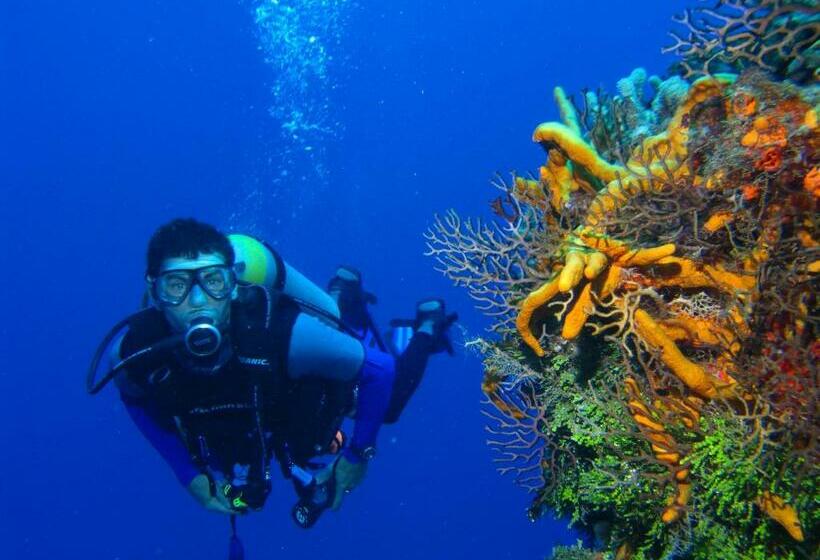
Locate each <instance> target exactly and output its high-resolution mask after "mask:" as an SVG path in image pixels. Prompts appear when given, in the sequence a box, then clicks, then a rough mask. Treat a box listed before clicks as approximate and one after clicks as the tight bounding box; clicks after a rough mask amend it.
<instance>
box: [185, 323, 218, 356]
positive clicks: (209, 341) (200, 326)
mask: <svg viewBox="0 0 820 560" xmlns="http://www.w3.org/2000/svg"><path fill="white" fill-rule="evenodd" d="M220 344H222V333H220V332H219V329H218V328H216V327H215V326H214V322H213V321H212V320H211V319H210V318H209V317H197V318H195V319H194V320H193V321H191V326H190V327H188V330H187V331H186V333H185V348H187V349H188V352H190V353H191V354H193V355H194V356H199V357H201V358H204V357H206V356H210V355H211V354H213V353H214V352H216V351H217V350H219V345H220Z"/></svg>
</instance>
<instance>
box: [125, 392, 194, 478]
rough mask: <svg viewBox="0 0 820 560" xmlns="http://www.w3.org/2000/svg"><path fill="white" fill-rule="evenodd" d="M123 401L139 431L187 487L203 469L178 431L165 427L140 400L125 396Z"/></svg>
mask: <svg viewBox="0 0 820 560" xmlns="http://www.w3.org/2000/svg"><path fill="white" fill-rule="evenodd" d="M123 402H124V403H125V409H126V410H127V411H128V415H129V416H130V417H131V420H133V422H134V424H136V426H137V428H138V429H139V431H140V432H141V433H142V435H143V436H145V439H147V440H148V442H149V443H150V444H151V446H152V447H153V448H154V449H156V451H157V453H159V454H160V457H162V458H163V459H164V460H165V462H166V463H168V466H169V467H171V470H172V471H173V472H174V475H175V476H176V477H177V480H178V481H179V483H180V484H182V485H183V486H185V487H186V488H187V487H188V486H189V485H190V484H191V481H192V480H193V479H194V477H196V476H197V475H199V474H202V470H201V469H200V468H199V467H197V466H196V465H195V464H194V462H193V460H191V454H190V453H188V449H187V448H186V447H185V445H184V444H183V443H182V440H181V439H180V438H179V436H178V435H177V433H176V432H175V431H173V430H168V429H165V428H163V427H162V425H161V424H160V423H159V422H157V421H156V420H155V419H154V417H153V416H152V415H151V414H150V413H149V412H148V410H147V409H146V408H145V407H144V406H140V405H139V404H137V403H138V401H133V400H132V401H129V399H127V397H125V396H123Z"/></svg>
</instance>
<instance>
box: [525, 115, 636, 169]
mask: <svg viewBox="0 0 820 560" xmlns="http://www.w3.org/2000/svg"><path fill="white" fill-rule="evenodd" d="M532 139H533V141H534V142H539V143H540V144H542V145H546V146H547V147H551V146H552V145H555V146H557V147H558V149H559V150H561V152H563V153H564V154H566V156H567V158H568V159H569V160H570V161H572V162H573V163H577V164H579V165H582V166H584V167H585V168H586V169H587V170H588V171H589V172H590V173H591V174H592V175H593V176H595V177H597V178H598V179H600V180H602V181H604V182H605V183H608V182H609V181H612V180H613V179H615V178H617V176H618V175H619V174H620V175H624V176H625V175H626V174H627V171H626V169H624V168H623V167H621V166H619V165H612V164H611V163H609V162H607V161H606V160H605V159H603V158H602V157H601V156H599V155H598V153H597V152H596V151H595V148H593V147H592V146H590V145H589V144H587V143H586V142H585V141H584V140H583V139H582V138H581V137H580V136H579V135H578V134H576V133H575V131H573V130H572V128H570V127H568V126H566V125H563V124H561V123H556V122H548V123H543V124H540V125H538V128H536V129H535V132H534V133H533V135H532Z"/></svg>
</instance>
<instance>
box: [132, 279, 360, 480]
mask: <svg viewBox="0 0 820 560" xmlns="http://www.w3.org/2000/svg"><path fill="white" fill-rule="evenodd" d="M303 311H305V309H303V308H302V307H301V306H300V305H299V304H298V303H297V302H296V301H295V300H294V299H292V298H290V297H288V296H286V295H284V294H282V293H280V292H271V291H268V290H267V289H265V288H262V287H260V286H254V285H252V286H242V287H240V289H239V296H238V298H237V299H236V300H235V301H234V302H232V308H231V324H230V328H229V329H228V332H226V333H225V335H226V340H225V341H224V342H223V349H222V352H221V353H220V354H218V355H217V356H216V357H212V358H208V359H202V360H200V359H196V358H192V357H191V356H189V355H187V354H186V353H185V352H184V350H182V349H180V348H177V349H172V350H168V351H167V352H163V353H161V354H160V355H157V356H154V357H152V358H150V359H148V360H144V361H141V362H140V364H139V369H138V370H136V371H133V370H132V368H129V369H128V372H127V374H126V375H127V376H128V381H129V382H130V383H131V384H133V385H135V386H136V387H137V389H138V394H140V395H141V396H140V397H138V398H139V399H140V401H142V403H141V404H143V405H144V406H146V408H149V410H151V411H152V414H153V416H154V417H156V418H157V420H159V421H163V420H164V421H165V422H174V423H175V424H176V426H177V428H178V429H179V431H180V433H181V435H182V437H183V440H184V441H185V442H186V444H187V446H188V449H189V451H190V452H191V454H192V457H193V458H194V459H195V461H197V462H198V463H200V465H201V466H202V468H203V469H204V468H205V467H206V466H210V467H214V466H216V467H217V468H219V469H220V470H222V472H223V473H226V474H230V472H231V470H230V469H232V468H233V465H235V464H239V465H247V466H249V468H250V470H249V473H248V479H249V480H252V479H253V480H256V481H257V483H258V482H259V481H260V480H265V481H267V480H268V479H269V473H268V471H267V468H268V465H269V464H270V461H271V458H272V457H273V456H276V457H277V458H278V459H279V461H280V463H284V462H285V461H287V462H288V463H291V462H292V463H295V464H299V465H304V464H306V463H307V461H308V460H309V459H310V458H311V457H313V456H316V455H319V454H322V453H323V452H325V451H326V448H327V446H329V444H330V443H331V441H333V438H334V436H335V434H336V430H337V429H338V428H339V426H340V425H341V422H342V419H343V417H344V414H345V413H346V412H347V410H348V409H349V407H350V405H351V400H352V393H353V390H352V387H351V385H350V384H348V383H342V382H339V381H332V380H327V379H320V378H302V379H299V380H298V381H292V380H290V378H289V377H288V375H287V361H288V348H289V345H290V337H291V332H292V329H293V325H294V323H295V321H296V318H297V316H298V315H299V313H300V312H303ZM307 311H308V312H310V311H313V310H311V309H308V310H307ZM170 334H171V333H170V327H169V326H168V324H167V322H166V321H165V318H164V316H163V314H162V312H161V311H159V310H147V311H146V312H144V313H143V314H140V315H139V316H138V317H137V318H136V319H135V321H134V322H133V323H132V324H130V325H129V330H128V333H127V334H126V336H125V338H124V339H123V341H122V344H121V346H120V349H121V355H123V356H128V355H130V354H131V353H133V352H137V351H139V350H140V349H141V348H145V347H148V346H150V345H152V344H154V343H156V342H157V341H158V340H161V339H163V338H164V337H168V336H170ZM215 459H216V460H217V464H216V465H214V460H215ZM283 471H284V464H283Z"/></svg>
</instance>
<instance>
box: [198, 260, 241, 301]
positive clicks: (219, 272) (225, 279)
mask: <svg viewBox="0 0 820 560" xmlns="http://www.w3.org/2000/svg"><path fill="white" fill-rule="evenodd" d="M197 281H198V282H199V285H200V286H202V289H203V290H205V292H207V294H208V295H209V296H211V297H212V298H214V299H224V298H226V297H228V295H229V294H230V293H231V292H232V291H233V288H234V286H235V285H236V282H235V280H234V275H233V271H231V270H230V269H229V268H228V267H226V266H209V267H206V268H201V269H199V270H198V271H197Z"/></svg>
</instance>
